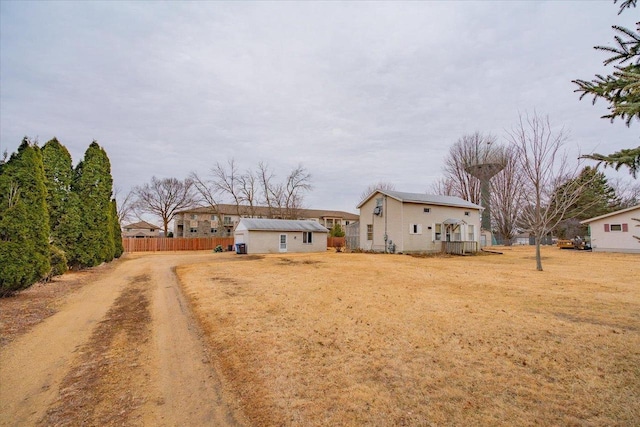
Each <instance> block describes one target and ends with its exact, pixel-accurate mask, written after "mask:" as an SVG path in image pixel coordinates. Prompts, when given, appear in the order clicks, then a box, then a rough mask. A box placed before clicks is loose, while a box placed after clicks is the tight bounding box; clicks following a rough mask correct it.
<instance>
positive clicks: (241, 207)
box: [191, 159, 312, 219]
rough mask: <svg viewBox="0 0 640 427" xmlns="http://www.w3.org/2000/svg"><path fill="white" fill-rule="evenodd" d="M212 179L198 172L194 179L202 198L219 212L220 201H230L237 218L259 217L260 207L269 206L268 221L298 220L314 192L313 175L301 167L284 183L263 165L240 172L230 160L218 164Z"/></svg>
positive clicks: (212, 172) (193, 173)
mask: <svg viewBox="0 0 640 427" xmlns="http://www.w3.org/2000/svg"><path fill="white" fill-rule="evenodd" d="M211 175H212V178H211V179H210V180H206V179H205V178H203V177H201V176H200V175H198V174H197V173H195V172H192V173H191V179H192V180H193V182H194V186H195V188H196V189H197V190H198V192H199V193H200V194H201V195H202V198H203V199H204V200H205V201H206V202H207V203H208V204H209V205H210V206H211V207H212V208H214V209H216V210H217V208H218V206H219V201H220V200H222V199H223V198H225V197H226V198H228V199H231V202H232V203H233V204H234V206H235V207H236V214H237V215H238V216H249V217H255V216H256V207H257V206H259V204H263V205H266V206H267V209H268V217H269V218H276V217H278V218H291V219H295V218H297V211H298V210H299V209H301V208H302V205H303V200H304V193H305V192H307V191H309V190H311V188H312V186H311V175H310V174H309V172H308V171H307V170H306V169H305V168H304V167H303V166H302V165H299V166H297V167H296V168H294V169H293V170H292V171H291V172H290V173H289V175H287V177H286V179H285V180H284V181H282V182H279V181H277V180H276V176H275V173H274V172H273V171H272V170H271V169H270V167H269V166H268V165H267V164H266V163H264V162H260V163H258V170H257V171H253V170H250V169H248V170H247V171H245V172H244V173H240V172H239V168H238V164H237V163H236V162H235V161H234V160H233V159H231V160H229V161H228V162H227V164H226V165H222V164H220V163H216V165H215V166H214V167H213V169H212V170H211Z"/></svg>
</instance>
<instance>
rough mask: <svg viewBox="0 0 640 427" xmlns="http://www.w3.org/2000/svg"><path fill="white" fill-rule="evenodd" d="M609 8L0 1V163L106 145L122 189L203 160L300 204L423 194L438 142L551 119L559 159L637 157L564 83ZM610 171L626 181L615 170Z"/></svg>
mask: <svg viewBox="0 0 640 427" xmlns="http://www.w3.org/2000/svg"><path fill="white" fill-rule="evenodd" d="M617 12H618V6H616V5H614V4H613V2H612V1H602V2H597V1H590V2H578V1H571V2H570V1H565V2H539V1H523V2H515V1H514V2H507V1H501V2H497V1H496V2H406V3H405V2H388V3H386V2H371V3H369V2H346V3H341V2H317V3H311V2H299V3H298V2H204V1H200V2H192V3H188V2H141V1H136V2H131V3H128V2H53V1H46V2H44V1H43V2H12V1H4V0H3V1H2V2H0V149H1V151H4V150H8V151H9V153H11V152H13V151H15V149H16V148H17V147H18V145H19V143H20V141H21V139H22V137H23V136H25V135H28V136H29V137H31V138H37V139H38V140H39V141H40V143H41V144H44V143H45V142H46V141H48V140H49V139H51V138H52V137H54V136H56V137H57V138H58V139H59V140H60V142H61V143H62V144H64V145H65V146H66V147H67V148H68V149H69V151H70V152H71V155H72V157H73V161H74V164H75V163H77V162H78V161H79V160H81V159H82V157H83V155H84V151H85V150H86V149H87V147H88V145H89V144H90V143H91V141H92V140H94V139H95V140H97V141H98V143H99V144H100V145H101V146H102V147H104V148H105V150H106V151H107V154H108V155H109V158H110V160H111V165H112V174H113V177H114V184H115V186H117V187H118V188H120V190H121V191H122V192H126V191H128V190H129V189H130V188H132V187H133V186H136V185H140V184H143V183H145V182H148V181H149V180H150V178H151V177H152V176H153V175H155V176H158V177H176V178H180V179H183V178H185V177H187V176H188V175H189V173H190V172H191V171H196V172H198V173H200V174H204V175H206V174H207V173H208V171H209V170H210V168H211V166H212V165H213V164H214V163H215V162H216V161H220V162H225V161H227V159H230V158H235V160H236V161H237V162H238V163H239V164H240V166H241V167H242V168H243V169H245V168H255V166H256V165H257V164H258V162H260V161H264V162H267V163H268V164H270V165H271V166H272V167H273V168H274V169H275V170H276V172H278V173H279V175H280V176H281V177H282V176H283V175H285V174H286V173H287V172H288V171H290V170H291V169H293V168H294V167H296V166H297V165H298V164H302V165H303V166H305V167H306V168H307V169H308V170H309V172H310V173H311V174H312V181H313V186H314V190H313V191H312V192H311V193H310V194H308V195H307V197H306V199H305V204H306V205H307V207H309V208H317V209H338V210H346V211H351V212H357V210H356V209H355V206H356V205H357V203H358V199H359V196H360V193H361V192H362V191H363V190H364V189H365V188H366V187H367V186H368V185H369V184H371V183H374V182H377V181H388V182H392V183H394V184H395V185H396V189H397V190H400V191H408V192H425V191H427V190H428V189H429V188H430V186H431V184H432V183H433V182H434V181H435V180H437V179H438V178H439V177H440V176H441V164H442V162H443V160H444V158H445V157H446V155H447V152H448V150H449V147H450V146H451V144H453V143H454V142H456V140H458V138H460V137H461V136H463V135H465V134H468V133H473V132H475V131H480V132H483V133H490V134H493V135H495V136H497V137H498V140H499V141H503V140H504V138H505V134H506V132H505V131H506V130H508V129H511V128H512V127H513V125H514V124H515V122H516V121H517V120H518V115H519V113H523V114H524V113H527V112H528V113H530V114H531V113H533V112H534V111H537V112H538V113H539V114H544V115H549V117H550V119H551V121H552V123H553V124H554V125H557V126H558V127H561V126H564V127H565V129H566V130H568V131H569V132H570V140H569V142H568V148H570V149H571V150H573V152H574V153H576V157H577V153H578V152H582V153H589V152H593V151H595V152H600V153H610V152H613V151H617V150H619V149H621V148H629V147H635V146H637V145H638V135H639V132H638V129H640V124H639V123H637V122H636V123H634V124H632V126H631V128H627V127H626V126H625V125H624V123H623V122H622V121H616V122H615V123H613V124H611V123H610V122H609V121H608V120H605V119H600V116H602V115H603V114H605V113H606V106H607V105H606V104H605V103H604V102H602V101H598V102H596V105H595V106H592V105H591V101H590V100H583V101H579V100H578V94H576V93H574V92H573V90H574V89H575V85H574V84H572V83H571V80H572V79H576V78H582V79H586V80H590V79H592V78H593V76H594V74H596V73H603V72H605V71H607V70H606V69H605V68H604V67H603V66H602V61H603V60H604V59H605V58H606V57H607V55H606V54H603V53H599V52H597V51H595V50H594V49H593V46H595V45H610V44H612V41H613V34H614V32H613V30H612V29H611V25H614V24H617V25H623V26H627V27H631V28H633V27H634V22H635V21H636V20H637V18H638V10H636V9H631V10H628V11H626V12H624V13H623V14H622V15H620V16H618V15H617ZM618 175H627V173H626V171H625V172H619V173H618Z"/></svg>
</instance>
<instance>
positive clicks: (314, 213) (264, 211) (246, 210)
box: [176, 204, 359, 221]
mask: <svg viewBox="0 0 640 427" xmlns="http://www.w3.org/2000/svg"><path fill="white" fill-rule="evenodd" d="M239 210H240V215H241V216H256V215H257V216H265V217H266V216H270V215H271V214H272V213H273V214H275V215H279V214H280V213H281V211H282V210H281V209H279V208H272V209H269V207H267V206H254V207H253V209H252V208H251V207H250V206H247V205H240V206H239ZM176 213H177V214H185V213H187V214H190V213H202V214H217V213H219V214H223V215H224V214H229V215H237V213H238V207H237V206H236V205H229V204H219V205H217V207H216V208H212V207H210V206H207V207H197V208H192V209H186V210H183V211H179V212H176ZM296 213H297V216H298V217H300V218H343V219H348V220H353V221H357V220H358V218H359V215H358V214H353V213H350V212H343V211H333V210H322V209H297V210H296Z"/></svg>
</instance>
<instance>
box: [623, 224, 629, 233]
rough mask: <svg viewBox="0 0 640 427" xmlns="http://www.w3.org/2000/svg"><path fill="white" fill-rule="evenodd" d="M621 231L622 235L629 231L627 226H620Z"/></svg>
mask: <svg viewBox="0 0 640 427" xmlns="http://www.w3.org/2000/svg"><path fill="white" fill-rule="evenodd" d="M622 231H623V232H624V233H626V232H628V231H629V224H622Z"/></svg>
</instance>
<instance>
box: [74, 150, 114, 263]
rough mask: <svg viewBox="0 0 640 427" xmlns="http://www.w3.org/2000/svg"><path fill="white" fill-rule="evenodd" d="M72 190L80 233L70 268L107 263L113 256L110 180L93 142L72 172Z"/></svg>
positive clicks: (108, 168)
mask: <svg viewBox="0 0 640 427" xmlns="http://www.w3.org/2000/svg"><path fill="white" fill-rule="evenodd" d="M72 188H73V191H74V192H75V194H76V195H77V197H78V199H79V201H80V205H79V211H80V217H81V230H80V236H79V240H78V241H77V244H76V245H75V248H74V251H73V252H74V254H73V258H72V260H71V263H72V265H76V266H79V267H92V266H95V265H98V264H100V263H102V262H108V261H111V260H112V259H113V257H114V255H115V243H114V236H113V223H112V221H111V209H112V207H111V193H112V190H113V178H112V177H111V164H110V162H109V157H108V156H107V153H106V152H105V151H104V149H102V148H101V147H100V146H99V145H98V143H97V142H96V141H93V142H92V143H91V145H89V148H88V149H87V151H86V152H85V155H84V159H83V160H82V161H81V162H80V163H78V166H77V167H76V170H75V178H74V182H73V186H72Z"/></svg>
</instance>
